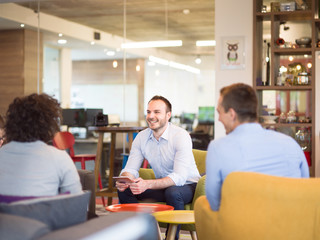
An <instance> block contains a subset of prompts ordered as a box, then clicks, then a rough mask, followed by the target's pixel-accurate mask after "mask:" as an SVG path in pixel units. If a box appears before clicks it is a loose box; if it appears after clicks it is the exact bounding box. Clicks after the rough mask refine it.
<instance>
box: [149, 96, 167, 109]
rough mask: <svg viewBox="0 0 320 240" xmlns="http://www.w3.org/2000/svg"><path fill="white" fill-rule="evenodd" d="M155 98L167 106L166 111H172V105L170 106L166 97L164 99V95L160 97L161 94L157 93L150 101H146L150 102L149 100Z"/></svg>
mask: <svg viewBox="0 0 320 240" xmlns="http://www.w3.org/2000/svg"><path fill="white" fill-rule="evenodd" d="M155 100H161V101H163V102H164V103H165V104H166V106H167V112H171V111H172V106H171V103H170V102H169V100H168V99H166V98H165V97H162V96H159V95H155V96H153V97H152V98H151V99H150V101H149V102H148V103H150V102H151V101H155Z"/></svg>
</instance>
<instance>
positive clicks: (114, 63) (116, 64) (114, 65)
mask: <svg viewBox="0 0 320 240" xmlns="http://www.w3.org/2000/svg"><path fill="white" fill-rule="evenodd" d="M112 66H113V68H117V67H118V62H117V61H116V60H114V61H113V62H112Z"/></svg>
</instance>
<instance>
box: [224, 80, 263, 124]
mask: <svg viewBox="0 0 320 240" xmlns="http://www.w3.org/2000/svg"><path fill="white" fill-rule="evenodd" d="M220 95H221V97H222V102H221V106H222V107H223V108H224V111H226V112H227V111H229V109H230V108H232V109H234V111H235V112H236V113H237V115H238V120H239V122H244V121H248V122H255V121H256V120H257V106H258V100H257V95H256V93H255V91H254V89H253V88H252V87H251V86H249V85H247V84H244V83H235V84H232V85H229V86H227V87H224V88H222V89H221V90H220Z"/></svg>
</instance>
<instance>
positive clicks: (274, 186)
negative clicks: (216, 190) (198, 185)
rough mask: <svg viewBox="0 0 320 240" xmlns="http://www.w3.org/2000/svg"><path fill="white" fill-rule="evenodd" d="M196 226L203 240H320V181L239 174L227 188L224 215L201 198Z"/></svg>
mask: <svg viewBox="0 0 320 240" xmlns="http://www.w3.org/2000/svg"><path fill="white" fill-rule="evenodd" d="M195 220H196V228H197V234H198V236H199V240H201V239H206V236H209V235H210V236H215V239H220V240H223V239H237V240H241V239H243V240H244V239H290V240H291V239H294V240H298V239H304V240H306V239H308V240H309V239H320V179H317V178H310V179H301V178H300V179H299V178H285V177H275V176H270V175H264V174H259V173H249V172H234V173H231V174H229V175H228V176H227V178H226V179H225V181H224V183H223V186H222V192H221V205H220V209H219V211H212V210H211V208H210V205H209V203H208V201H207V199H206V197H205V196H202V197H200V198H199V199H198V200H197V201H196V203H195Z"/></svg>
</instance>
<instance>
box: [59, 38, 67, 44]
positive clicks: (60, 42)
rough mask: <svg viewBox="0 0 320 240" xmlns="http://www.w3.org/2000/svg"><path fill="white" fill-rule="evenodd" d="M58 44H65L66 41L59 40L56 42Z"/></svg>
mask: <svg viewBox="0 0 320 240" xmlns="http://www.w3.org/2000/svg"><path fill="white" fill-rule="evenodd" d="M58 43H59V44H66V43H67V40H66V39H59V40H58Z"/></svg>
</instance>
